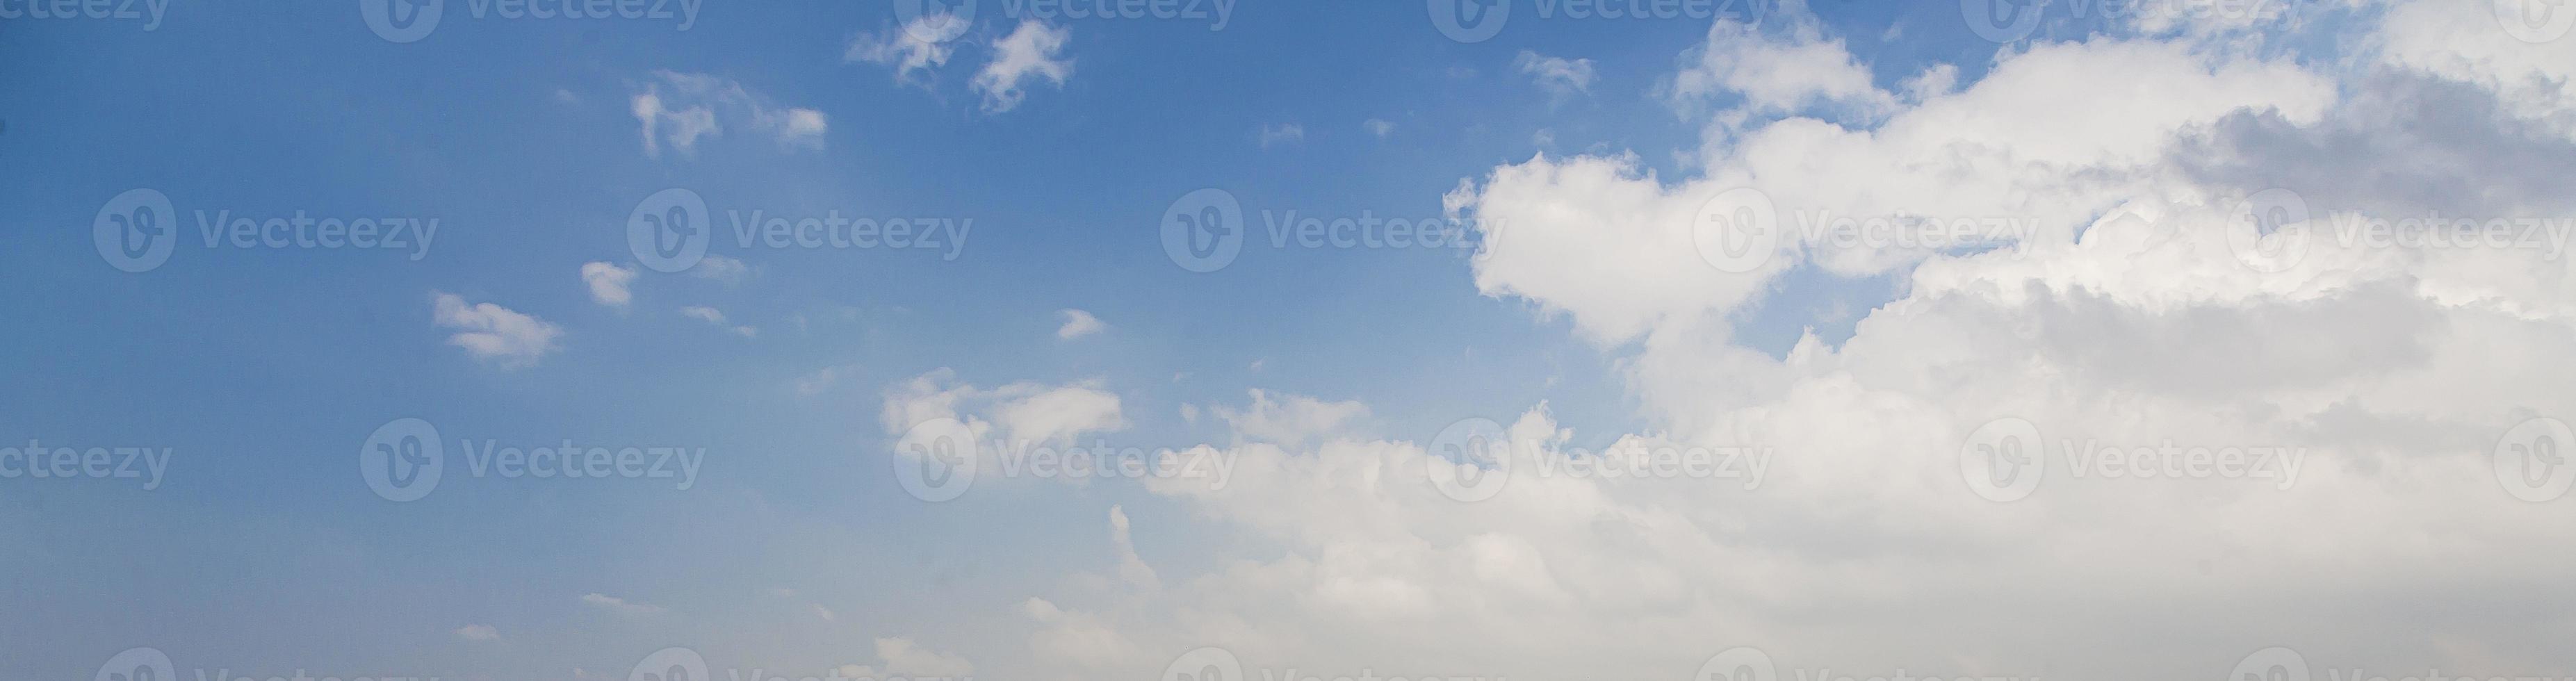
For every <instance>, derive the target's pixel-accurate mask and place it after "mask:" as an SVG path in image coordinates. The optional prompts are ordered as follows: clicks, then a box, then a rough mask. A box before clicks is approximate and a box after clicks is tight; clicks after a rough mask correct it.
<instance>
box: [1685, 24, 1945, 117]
mask: <svg viewBox="0 0 2576 681" xmlns="http://www.w3.org/2000/svg"><path fill="white" fill-rule="evenodd" d="M1804 7H1805V4H1804V3H1803V2H1797V1H1796V0H1791V1H1790V2H1785V3H1783V4H1782V6H1781V7H1780V8H1779V11H1778V12H1775V13H1774V14H1772V15H1770V16H1772V17H1778V18H1780V19H1782V21H1778V22H1765V23H1764V24H1762V25H1760V26H1756V25H1752V24H1745V23H1742V22H1738V21H1731V20H1729V21H1719V22H1716V23H1715V24H1713V25H1711V26H1710V27H1709V29H1708V40H1707V41H1706V42H1705V43H1703V44H1702V45H1700V46H1699V47H1696V48H1693V51H1692V53H1691V54H1689V55H1685V59H1686V60H1688V62H1689V64H1690V66H1689V67H1688V68H1685V69H1683V70H1682V72H1681V73H1679V74H1676V75H1675V76H1673V79H1672V80H1671V82H1670V85H1669V87H1668V90H1669V91H1668V92H1667V94H1668V95H1669V96H1670V97H1671V98H1672V101H1673V103H1674V104H1675V105H1676V106H1680V107H1684V108H1685V109H1687V108H1689V107H1692V106H1696V105H1698V104H1699V103H1701V102H1703V101H1705V100H1708V99H1710V98H1714V97H1716V96H1718V95H1721V94H1725V95H1733V96H1736V97H1740V98H1742V105H1741V106H1742V108H1744V109H1747V110H1750V111H1753V112H1756V113H1761V112H1771V113H1797V112H1802V111H1806V110H1808V109H1809V108H1811V107H1816V106H1820V105H1830V106H1834V107H1839V108H1840V109H1842V110H1843V113H1846V114H1849V115H1850V116H1854V117H1858V118H1863V119H1867V118H1871V117H1875V116H1877V115H1880V114H1882V113H1884V112H1886V111H1887V110H1888V109H1890V108H1892V107H1894V106H1895V105H1896V99H1895V97H1894V96H1893V95H1890V94H1888V93H1886V92H1884V91H1882V90H1879V89H1878V86H1877V85H1876V84H1874V83H1873V82H1871V78H1870V71H1869V68H1868V67H1866V66H1863V65H1862V64H1861V63H1860V60H1858V59H1856V58H1854V57H1852V55H1851V53H1850V52H1849V51H1847V50H1845V49H1844V47H1843V40H1842V39H1841V38H1828V37H1825V36H1824V30H1823V28H1821V27H1820V26H1819V25H1818V23H1817V21H1816V20H1815V18H1814V17H1813V16H1812V15H1807V14H1805V10H1804Z"/></svg>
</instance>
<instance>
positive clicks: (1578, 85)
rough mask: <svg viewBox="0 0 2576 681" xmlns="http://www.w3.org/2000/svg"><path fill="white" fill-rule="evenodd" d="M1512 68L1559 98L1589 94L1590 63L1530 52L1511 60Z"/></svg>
mask: <svg viewBox="0 0 2576 681" xmlns="http://www.w3.org/2000/svg"><path fill="white" fill-rule="evenodd" d="M1512 66H1513V67H1514V68H1518V69H1520V70H1521V73H1524V74H1528V75H1529V76H1530V77H1531V78H1532V79H1534V80H1536V81H1538V87H1539V89H1541V90H1546V91H1547V93H1548V95H1550V96H1553V97H1556V98H1558V99H1564V98H1567V97H1572V96H1574V95H1578V94H1587V93H1590V92H1592V80H1593V78H1594V74H1593V71H1592V60H1590V59H1566V58H1564V57H1550V56H1547V55H1543V54H1539V53H1537V52H1532V51H1529V50H1521V55H1520V57H1519V58H1517V59H1513V60H1512Z"/></svg>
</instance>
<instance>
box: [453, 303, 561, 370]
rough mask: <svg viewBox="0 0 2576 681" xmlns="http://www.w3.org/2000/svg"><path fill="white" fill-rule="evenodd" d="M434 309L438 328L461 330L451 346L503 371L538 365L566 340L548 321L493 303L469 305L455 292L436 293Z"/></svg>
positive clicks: (559, 329)
mask: <svg viewBox="0 0 2576 681" xmlns="http://www.w3.org/2000/svg"><path fill="white" fill-rule="evenodd" d="M430 307H431V315H432V319H433V321H434V322H435V323H436V324H437V325H438V326H440V327H442V328H450V329H457V332H456V334H455V335H452V336H448V337H447V342H448V344H450V345H454V346H456V347H460V348H464V349H465V353H466V354H468V355H472V356H473V357H474V358H475V359H478V360H483V361H487V362H491V363H492V364H494V365H496V366H499V367H501V368H503V369H518V368H524V367H530V366H535V365H536V363H537V359H538V358H540V357H544V356H545V354H546V353H548V352H553V351H554V350H555V349H556V348H555V339H558V338H561V337H563V328H562V327H558V326H555V325H553V324H550V323H547V322H546V320H543V319H538V318H536V317H532V316H528V315H525V314H521V313H519V312H517V311H514V310H511V309H509V308H506V307H501V306H499V305H494V304H491V303H467V302H465V298H463V297H461V296H458V295H456V294H453V293H444V292H432V295H431V301H430Z"/></svg>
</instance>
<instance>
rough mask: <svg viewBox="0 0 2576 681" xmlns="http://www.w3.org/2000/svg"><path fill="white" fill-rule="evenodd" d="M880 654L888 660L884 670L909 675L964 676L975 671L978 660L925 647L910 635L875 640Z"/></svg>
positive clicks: (888, 672)
mask: <svg viewBox="0 0 2576 681" xmlns="http://www.w3.org/2000/svg"><path fill="white" fill-rule="evenodd" d="M876 648H877V658H878V659H880V660H883V661H884V662H885V673H886V674H888V675H892V676H901V677H910V678H962V677H967V676H970V675H972V674H974V673H975V664H974V663H972V662H968V661H966V658H962V657H958V656H955V655H948V654H943V653H939V652H935V651H932V650H930V649H928V648H923V647H921V646H920V645H917V644H915V643H913V642H912V639H909V638H881V639H877V640H876Z"/></svg>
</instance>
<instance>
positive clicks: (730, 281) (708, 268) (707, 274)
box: [689, 253, 751, 286]
mask: <svg viewBox="0 0 2576 681" xmlns="http://www.w3.org/2000/svg"><path fill="white" fill-rule="evenodd" d="M689 276H693V277H697V278H699V279H707V280H711V281H720V282H724V284H725V285H727V286H732V285H735V284H740V283H742V280H744V279H747V278H750V277H751V266H750V265H745V264H743V262H742V261H741V260H736V259H733V258H728V257H725V256H721V255H716V254H713V253H710V254H707V257H706V258H705V259H703V260H699V261H698V265H697V266H696V267H691V268H689Z"/></svg>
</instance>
